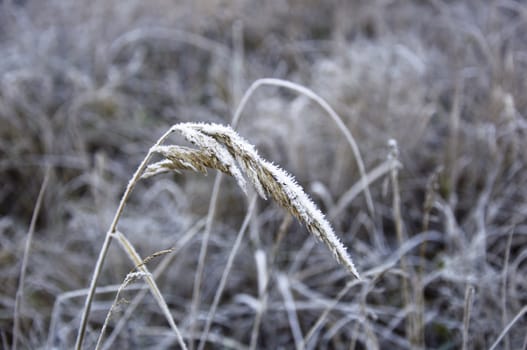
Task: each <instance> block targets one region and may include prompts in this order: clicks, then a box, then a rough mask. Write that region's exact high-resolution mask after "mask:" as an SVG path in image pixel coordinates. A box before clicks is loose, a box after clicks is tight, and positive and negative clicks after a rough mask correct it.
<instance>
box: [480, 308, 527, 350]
mask: <svg viewBox="0 0 527 350" xmlns="http://www.w3.org/2000/svg"><path fill="white" fill-rule="evenodd" d="M525 313H527V306H524V307H523V308H522V309H521V310H520V312H518V313H517V314H516V316H514V318H513V319H512V321H510V322H509V324H507V326H506V327H505V328H504V329H503V331H502V332H501V333H500V335H499V337H498V339H496V341H495V342H494V344H492V346H491V347H490V348H489V350H494V349H496V346H498V344H499V343H500V341H501V340H502V339H503V337H504V336H505V335H506V334H507V333H508V332H509V330H510V329H511V328H512V326H514V324H515V323H516V322H518V320H519V319H520V318H522V317H523V315H525Z"/></svg>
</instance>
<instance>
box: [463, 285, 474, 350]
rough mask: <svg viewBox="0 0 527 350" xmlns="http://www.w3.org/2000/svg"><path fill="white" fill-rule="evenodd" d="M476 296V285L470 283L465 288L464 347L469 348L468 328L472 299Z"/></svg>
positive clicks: (464, 348) (464, 349)
mask: <svg viewBox="0 0 527 350" xmlns="http://www.w3.org/2000/svg"><path fill="white" fill-rule="evenodd" d="M473 297H474V287H473V286H471V285H468V286H467V288H466V289H465V308H464V309H463V347H462V350H467V349H468V328H469V324H470V314H471V313H472V299H473Z"/></svg>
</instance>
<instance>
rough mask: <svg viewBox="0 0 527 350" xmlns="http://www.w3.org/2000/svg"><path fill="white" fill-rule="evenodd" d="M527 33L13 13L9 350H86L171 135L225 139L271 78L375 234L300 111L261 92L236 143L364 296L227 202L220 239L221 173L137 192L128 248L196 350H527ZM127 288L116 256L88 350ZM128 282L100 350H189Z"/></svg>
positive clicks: (431, 16)
mask: <svg viewBox="0 0 527 350" xmlns="http://www.w3.org/2000/svg"><path fill="white" fill-rule="evenodd" d="M525 33H527V7H526V6H525V5H524V4H523V3H522V2H520V1H512V0H497V1H492V2H491V1H476V0H469V1H463V2H456V1H440V0H429V1H417V0H415V1H380V0H379V1H359V0H356V1H343V0H342V1H338V0H334V1H324V2H319V1H300V0H289V1H285V0H284V1H268V2H261V1H249V0H246V1H242V0H239V1H233V2H229V3H228V4H227V3H226V2H223V1H214V0H202V1H180V2H177V3H174V2H172V1H167V0H153V1H149V2H143V1H135V0H134V1H127V2H117V1H113V0H110V1H102V0H96V1H92V2H91V3H90V5H89V6H87V5H86V4H84V3H83V2H81V1H69V2H65V1H59V0H47V1H34V0H33V1H32V0H27V1H6V0H4V1H2V2H0V179H1V182H0V183H1V186H0V214H1V217H0V282H1V285H2V288H0V344H1V345H0V347H2V348H5V349H8V348H11V347H12V343H13V337H14V335H13V324H14V319H15V318H17V319H18V320H19V327H20V332H19V334H18V336H17V337H18V341H17V344H18V348H29V349H35V348H58V349H67V348H71V347H73V345H74V343H75V338H76V334H77V330H78V327H79V323H80V316H81V313H82V308H83V303H84V299H85V291H83V289H84V288H87V286H88V285H89V282H90V277H91V274H92V270H93V267H94V265H95V261H96V256H97V254H98V252H99V249H100V247H101V245H102V242H103V239H104V232H105V231H106V229H107V227H108V226H109V225H110V223H111V220H112V217H113V214H114V212H115V209H116V208H117V205H118V201H119V198H120V196H121V195H122V193H123V191H124V188H125V185H126V183H127V182H128V180H129V178H130V177H131V175H132V174H133V172H134V169H135V168H136V167H137V165H138V164H139V163H140V161H141V159H143V158H144V157H145V155H146V153H147V152H148V150H149V149H150V147H151V146H152V144H153V143H154V142H155V140H156V139H157V138H158V137H159V136H160V135H162V134H163V133H164V132H165V131H166V130H167V129H168V128H169V127H170V126H171V125H174V124H177V123H181V122H214V123H220V124H223V125H228V124H229V123H230V122H231V120H232V117H233V114H234V112H235V109H236V107H237V106H238V104H239V102H240V100H241V98H242V96H243V93H244V92H245V91H246V90H247V89H248V88H249V86H250V85H251V83H252V82H254V81H255V80H257V79H259V78H263V77H273V78H280V79H288V80H290V81H294V82H296V83H299V84H302V85H304V86H306V87H308V88H309V89H311V90H313V91H314V92H316V93H317V94H319V95H320V96H321V97H322V98H324V99H325V100H326V101H327V102H328V104H329V105H330V106H331V107H332V108H333V109H334V110H335V111H336V112H337V113H338V114H339V115H340V117H342V119H343V121H344V124H345V125H346V127H347V128H348V129H349V131H350V132H351V133H352V134H353V136H354V138H355V140H356V142H357V144H358V146H359V148H360V151H361V154H362V157H363V159H364V163H365V169H366V172H367V173H368V178H369V180H371V183H370V191H371V195H372V198H373V204H374V208H375V210H374V213H371V212H370V210H369V209H368V203H367V201H366V199H365V196H364V195H363V192H361V191H360V190H361V189H362V186H361V181H360V179H361V178H360V171H359V168H358V167H357V163H356V159H355V157H354V155H353V153H352V152H351V151H350V148H349V145H348V143H347V141H346V138H345V137H343V136H342V134H341V132H340V131H339V129H338V128H337V127H336V125H335V124H334V123H333V122H331V119H330V118H328V115H327V113H326V111H324V109H322V108H320V106H318V105H317V104H315V103H313V102H312V101H310V100H309V99H308V98H306V97H305V96H302V95H301V94H297V93H296V92H293V91H291V90H288V89H284V88H277V87H272V86H262V87H259V88H258V89H257V90H256V91H255V92H254V95H253V96H252V97H251V98H250V99H249V101H248V103H247V105H246V107H245V108H244V110H243V112H242V116H243V117H242V118H241V120H240V124H239V127H238V128H237V129H238V130H239V132H240V134H241V135H243V136H244V138H245V139H246V140H248V141H249V142H250V143H252V144H253V145H255V147H256V149H258V151H259V153H260V154H261V155H262V157H263V158H265V159H268V160H271V161H273V162H274V163H276V164H280V166H282V167H283V168H284V169H287V171H288V172H289V173H292V174H294V176H295V177H296V179H297V181H298V183H299V184H300V185H301V186H302V187H303V188H304V189H305V190H306V192H307V193H309V194H310V196H311V198H312V199H313V200H314V201H315V203H316V204H317V206H318V207H320V208H321V210H322V211H323V212H325V213H327V216H328V219H329V221H330V222H331V224H332V225H333V227H334V229H335V232H336V233H337V235H338V236H339V237H340V238H341V239H342V241H343V243H344V245H345V246H346V247H348V251H349V253H350V255H351V256H353V259H354V262H355V264H356V266H357V269H358V270H359V272H360V273H361V276H362V277H363V280H362V281H360V282H358V281H355V280H353V278H351V276H350V274H349V273H348V272H347V271H346V269H344V268H343V267H342V266H341V265H338V264H337V263H336V262H335V261H334V260H333V257H332V255H331V254H330V253H329V252H328V251H327V249H326V248H325V247H324V246H323V245H321V244H316V243H315V242H316V241H315V240H313V239H312V238H311V237H310V236H309V235H308V234H306V229H305V228H304V227H303V225H301V224H299V223H298V222H296V221H295V220H291V218H289V217H288V216H287V214H286V212H285V211H283V210H282V209H281V208H280V207H279V206H278V205H276V204H275V203H273V202H272V201H257V202H255V204H254V203H253V200H252V199H247V197H245V195H244V193H243V192H242V191H240V190H239V188H238V187H237V185H236V181H234V180H232V179H225V180H224V181H223V182H222V184H221V186H220V187H219V192H218V193H217V196H218V206H217V207H216V210H215V215H214V221H212V222H211V221H209V222H208V223H207V222H206V221H207V219H206V218H207V216H210V212H209V207H210V201H211V192H212V189H213V186H214V185H213V183H214V180H213V179H214V172H213V171H210V172H209V175H208V176H203V175H200V174H193V173H191V172H186V171H185V172H183V173H182V174H179V175H166V174H165V175H158V176H156V177H154V178H152V179H145V180H141V181H140V182H139V184H138V185H137V187H136V189H135V191H134V193H133V194H132V196H131V197H130V200H129V202H128V204H127V207H126V209H125V211H124V213H123V217H122V218H121V221H120V223H119V231H120V232H123V233H126V236H127V237H128V239H129V240H130V242H132V243H133V245H134V246H135V247H136V249H137V252H138V253H139V254H140V255H141V256H143V257H147V256H150V255H152V254H154V255H155V257H153V258H152V259H151V260H150V261H149V262H148V263H147V266H148V268H149V270H150V271H152V274H153V275H154V276H156V278H155V279H156V282H157V284H158V286H159V288H160V290H161V293H162V295H163V297H164V298H165V300H166V302H167V304H168V307H169V308H170V311H171V314H172V317H173V318H174V320H175V322H176V324H177V325H178V327H179V330H180V331H181V334H182V336H183V339H184V340H185V342H186V343H187V345H188V346H189V347H191V348H196V347H197V346H198V343H199V340H200V338H207V342H206V344H204V345H205V347H206V348H211V349H212V348H236V349H245V348H249V347H251V346H252V347H253V348H262V349H279V348H293V347H296V348H303V347H305V348H309V349H314V348H316V349H350V348H355V349H366V348H368V349H370V348H371V349H375V348H382V349H384V348H424V347H425V348H431V349H457V348H467V349H485V348H491V347H493V346H494V348H496V349H520V348H522V347H523V348H525V347H526V346H527V345H526V344H527V338H526V336H525V327H526V326H527V322H526V319H525V315H524V314H525V312H526V311H527V309H526V308H525V306H526V305H527V279H526V278H525V275H526V273H527V271H526V269H527V262H526V260H527V245H526V243H527V238H526V237H527V225H526V224H527V222H526V219H525V218H526V216H527V205H526V204H527V201H526V195H527V190H525V188H526V186H527V171H526V164H527V159H526V156H525V153H524V151H522V150H525V149H526V147H527V144H526V138H525V128H526V125H527V124H526V119H525V115H526V113H527V108H526V107H527V99H526V98H525V91H527V79H525V78H526V76H527V41H526V36H525ZM174 140H175V142H174V143H177V144H184V140H183V139H178V138H177V137H174ZM390 140H393V141H390ZM157 160H160V159H157ZM48 167H49V168H50V170H49V181H48V183H47V186H46V188H45V192H44V196H43V198H42V206H41V208H40V211H39V217H38V221H37V222H36V225H35V228H34V234H33V235H32V241H31V242H30V243H31V244H30V245H29V246H30V249H29V251H28V255H27V257H28V258H27V271H26V272H25V278H24V281H25V284H24V288H23V294H22V296H21V298H20V307H18V308H17V312H16V313H15V304H16V302H15V296H16V294H17V289H18V288H19V278H20V275H21V268H22V262H23V256H24V251H25V247H26V243H27V239H28V236H30V235H28V227H29V225H30V222H31V216H32V214H33V211H34V209H35V203H36V201H37V196H38V194H39V191H40V189H41V185H42V183H43V179H44V175H45V173H46V168H48ZM214 195H215V193H212V196H213V197H214ZM249 198H252V197H249ZM245 230H246V231H247V234H246V235H245V236H243V234H244V232H245ZM30 231H31V230H30ZM207 231H208V232H209V235H208V249H206V251H204V250H203V249H202V248H201V245H202V242H203V237H204V236H205V235H204V232H207ZM238 237H243V239H241V240H239V241H238V240H237V238H238ZM235 243H236V244H239V248H238V249H237V254H236V255H235V256H233V257H232V259H234V260H231V258H230V255H231V253H232V251H233V246H234V247H236V244H235ZM167 249H169V250H167ZM156 252H162V253H163V254H161V253H159V254H156ZM200 252H202V253H203V252H204V253H206V254H201V255H202V258H203V261H204V265H203V267H202V268H203V272H202V273H203V280H202V281H201V283H200V284H199V290H197V289H196V288H194V285H195V276H196V274H197V273H198V270H199V268H198V266H197V265H198V260H200ZM228 262H230V264H231V268H230V273H229V274H228V276H227V279H226V280H225V281H222V275H223V274H224V272H225V271H226V265H227V266H228V265H229V264H228ZM133 267H134V266H133V264H132V263H131V262H130V261H129V259H128V258H127V257H126V255H125V254H124V253H123V252H122V250H120V249H119V247H118V246H117V245H112V246H111V247H110V250H109V253H108V257H107V259H106V262H105V265H104V268H103V273H102V276H101V279H100V281H99V283H98V285H99V287H100V289H99V292H98V293H97V295H96V297H95V302H94V304H93V307H92V311H91V314H90V322H89V324H88V329H87V338H86V341H85V347H86V348H92V347H94V346H95V343H96V341H97V337H98V335H99V332H100V329H101V327H102V325H103V323H104V321H105V318H106V316H107V313H108V310H109V309H110V307H111V305H112V303H113V301H114V299H115V295H116V294H115V293H116V292H117V290H118V288H119V285H120V284H121V283H122V282H123V281H124V280H125V278H126V276H127V274H128V273H129V272H130V271H131V269H132V268H133ZM132 276H135V278H138V279H137V280H134V278H131V277H129V278H128V280H127V283H129V282H133V283H131V284H130V285H129V286H127V287H126V288H124V289H123V290H121V292H120V293H119V296H120V297H121V299H119V300H120V302H119V304H118V305H116V307H114V308H113V311H112V315H111V318H110V319H109V322H108V325H107V329H106V344H107V345H106V346H108V344H109V343H108V340H112V341H114V346H117V347H118V348H126V347H128V348H141V349H149V348H152V349H154V348H155V349H161V348H174V347H176V344H177V340H176V337H175V336H174V335H173V333H172V331H171V330H170V328H169V326H168V324H167V323H166V320H165V318H164V316H163V314H162V312H161V311H160V310H159V308H158V306H157V303H156V302H155V300H154V298H152V297H151V296H150V295H149V294H148V293H145V290H142V289H141V288H143V286H144V283H143V282H142V280H141V278H143V277H144V275H141V274H137V275H132ZM132 280H134V281H132ZM221 283H224V291H223V294H222V296H221V298H220V299H219V300H217V306H216V307H215V308H216V310H215V311H214V312H211V307H212V306H213V304H214V303H215V293H216V291H217V289H218V286H219V285H220V284H221ZM222 288H223V287H222ZM142 294H146V295H145V297H144V298H143V299H141V301H140V302H138V303H136V302H135V301H134V299H137V298H138V296H140V295H142ZM127 301H128V302H129V303H128V302H127ZM134 305H136V307H135V310H134V311H133V312H131V311H127V310H128V308H129V307H130V306H134ZM211 315H214V318H210V317H211ZM122 320H126V322H124V323H123V325H124V326H122V325H119V322H120V321H122ZM208 322H210V333H208V334H206V335H204V334H203V330H204V328H205V327H206V325H207V323H208ZM112 332H113V333H112ZM496 341H499V342H498V343H497V344H495V342H496ZM103 348H104V345H103Z"/></svg>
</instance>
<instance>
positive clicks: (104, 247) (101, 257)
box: [75, 128, 173, 350]
mask: <svg viewBox="0 0 527 350" xmlns="http://www.w3.org/2000/svg"><path fill="white" fill-rule="evenodd" d="M172 132H173V129H172V128H170V129H169V130H168V131H167V132H165V133H164V134H163V135H162V136H161V137H160V138H159V139H158V140H157V142H156V143H155V144H154V147H155V146H159V145H160V144H161V143H162V142H163V141H164V140H165V139H166V138H167V137H168V135H170V134H171V133H172ZM152 153H153V152H152V149H150V150H149V151H148V153H147V155H146V157H145V158H144V159H143V161H142V162H141V164H139V167H138V168H137V170H136V171H135V173H134V175H133V176H132V178H131V179H130V181H129V182H128V185H127V186H126V190H125V192H124V194H123V196H122V197H121V201H120V203H119V206H118V207H117V211H116V212H115V216H114V218H113V220H112V224H111V225H110V228H109V229H108V231H107V232H106V237H105V238H104V242H103V245H102V248H101V250H100V252H99V257H98V258H97V263H96V265H95V269H94V271H93V276H92V278H91V281H90V288H89V291H88V295H87V297H86V302H85V304H84V310H83V312H82V317H81V324H80V326H79V331H78V333H77V340H76V342H75V349H76V350H81V349H82V343H83V341H84V336H85V335H86V326H87V324H88V317H89V314H90V310H91V304H92V302H93V297H94V295H95V288H96V286H97V280H98V279H99V276H100V274H101V271H102V267H103V265H104V260H105V258H106V255H107V253H108V248H110V243H111V241H112V235H113V234H114V233H115V232H116V231H117V223H118V222H119V219H120V218H121V215H122V213H123V210H124V207H125V206H126V202H127V201H128V198H129V197H130V195H131V193H132V191H133V189H134V187H135V185H136V184H137V182H139V179H140V178H141V174H142V173H143V171H144V170H145V168H146V166H147V164H148V161H149V160H150V158H151V157H152Z"/></svg>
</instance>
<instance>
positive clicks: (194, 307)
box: [189, 173, 222, 350]
mask: <svg viewBox="0 0 527 350" xmlns="http://www.w3.org/2000/svg"><path fill="white" fill-rule="evenodd" d="M221 181H222V174H221V173H219V174H218V175H216V178H215V179H214V186H213V188H212V195H211V197H210V202H209V211H208V214H207V221H206V223H205V232H204V233H203V238H202V241H201V248H200V252H199V259H198V267H197V271H196V275H195V277H194V287H193V292H192V304H191V307H190V325H189V333H190V334H191V336H192V337H194V332H195V319H196V318H197V313H198V308H199V303H200V300H199V299H200V294H201V293H200V290H201V281H202V279H203V271H204V269H205V258H206V257H207V247H208V244H209V238H210V232H211V230H212V224H213V222H214V215H215V214H216V207H217V203H218V197H219V193H220V187H221ZM189 347H190V350H192V349H193V348H194V342H193V341H191V342H190V345H189Z"/></svg>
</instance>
